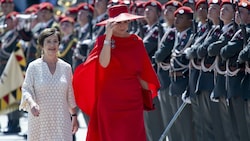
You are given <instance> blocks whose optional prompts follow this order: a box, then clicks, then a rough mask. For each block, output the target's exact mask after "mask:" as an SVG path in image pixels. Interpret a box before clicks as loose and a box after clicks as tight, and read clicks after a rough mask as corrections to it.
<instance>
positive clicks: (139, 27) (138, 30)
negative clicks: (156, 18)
mask: <svg viewBox="0 0 250 141" xmlns="http://www.w3.org/2000/svg"><path fill="white" fill-rule="evenodd" d="M144 4H145V2H143V1H140V2H135V4H134V5H135V12H134V13H135V14H136V15H141V16H144V11H145V9H144ZM133 23H136V24H134V25H132V27H131V32H133V33H135V34H137V35H138V36H140V37H141V38H144V33H145V28H144V26H145V25H146V24H147V22H146V20H145V19H144V18H141V19H137V20H135V21H134V22H133Z"/></svg>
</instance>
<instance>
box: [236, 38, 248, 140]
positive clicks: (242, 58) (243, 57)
mask: <svg viewBox="0 0 250 141" xmlns="http://www.w3.org/2000/svg"><path fill="white" fill-rule="evenodd" d="M249 54H250V42H249V38H248V44H247V45H246V46H245V47H244V48H243V50H241V52H240V53H239V56H238V62H239V63H245V72H246V74H245V76H244V78H243V79H242V83H241V89H242V90H244V91H243V92H242V98H243V99H244V100H245V101H244V102H243V103H244V113H245V119H246V125H247V128H248V130H247V131H248V136H250V101H249V99H250V68H249V62H250V55H249Z"/></svg>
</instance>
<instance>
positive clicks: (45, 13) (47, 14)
mask: <svg viewBox="0 0 250 141" xmlns="http://www.w3.org/2000/svg"><path fill="white" fill-rule="evenodd" d="M40 14H41V15H40V16H41V18H42V19H43V21H44V22H47V21H48V20H50V19H51V18H52V17H53V12H51V11H50V10H47V9H43V10H41V11H40Z"/></svg>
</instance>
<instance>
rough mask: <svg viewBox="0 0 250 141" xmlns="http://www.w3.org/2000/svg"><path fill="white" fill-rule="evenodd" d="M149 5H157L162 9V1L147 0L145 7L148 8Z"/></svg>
mask: <svg viewBox="0 0 250 141" xmlns="http://www.w3.org/2000/svg"><path fill="white" fill-rule="evenodd" d="M147 6H153V7H156V8H157V9H158V10H159V11H161V10H162V5H161V3H160V2H158V1H156V0H149V1H148V2H146V3H145V4H144V7H145V8H146V7H147Z"/></svg>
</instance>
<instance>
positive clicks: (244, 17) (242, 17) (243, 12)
mask: <svg viewBox="0 0 250 141" xmlns="http://www.w3.org/2000/svg"><path fill="white" fill-rule="evenodd" d="M239 13H240V14H239ZM248 17H249V12H248V9H246V8H243V7H239V11H237V12H236V13H235V22H236V23H237V24H247V23H248ZM241 22H242V23H241Z"/></svg>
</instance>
